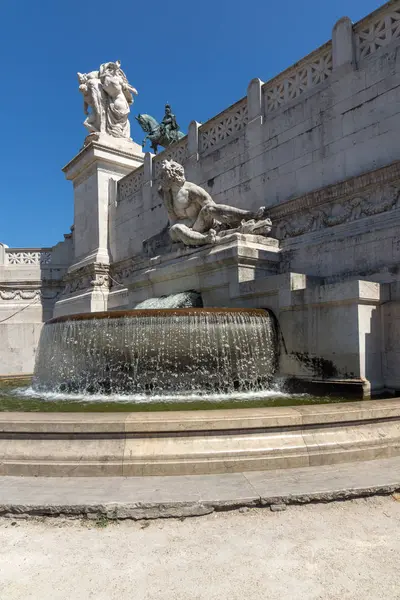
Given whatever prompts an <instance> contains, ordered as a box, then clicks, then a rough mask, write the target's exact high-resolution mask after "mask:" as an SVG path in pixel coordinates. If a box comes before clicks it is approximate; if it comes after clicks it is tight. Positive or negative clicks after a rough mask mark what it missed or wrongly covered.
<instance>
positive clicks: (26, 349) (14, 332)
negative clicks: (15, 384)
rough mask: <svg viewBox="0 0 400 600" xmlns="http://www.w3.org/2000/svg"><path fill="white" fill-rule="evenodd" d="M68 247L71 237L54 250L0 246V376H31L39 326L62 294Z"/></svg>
mask: <svg viewBox="0 0 400 600" xmlns="http://www.w3.org/2000/svg"><path fill="white" fill-rule="evenodd" d="M71 247H72V239H71V235H68V236H66V240H65V241H64V242H61V243H60V244H58V245H57V246H54V248H7V247H6V246H4V245H3V244H0V340H1V344H0V376H8V375H22V374H29V373H33V368H34V362H35V353H36V347H37V344H38V341H39V337H40V332H41V329H42V325H43V323H44V322H45V321H47V320H48V319H51V318H52V316H53V308H54V303H55V301H56V299H57V298H58V297H59V295H60V294H61V292H62V289H63V284H62V281H61V280H62V277H63V276H64V274H65V272H66V269H67V267H68V264H69V263H70V261H71V259H72V253H71Z"/></svg>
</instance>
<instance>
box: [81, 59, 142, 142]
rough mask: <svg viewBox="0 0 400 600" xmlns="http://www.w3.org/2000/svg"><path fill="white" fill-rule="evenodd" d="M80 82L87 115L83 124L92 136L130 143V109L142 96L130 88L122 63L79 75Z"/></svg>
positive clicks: (105, 64) (103, 66) (108, 64)
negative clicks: (99, 134) (103, 135)
mask: <svg viewBox="0 0 400 600" xmlns="http://www.w3.org/2000/svg"><path fill="white" fill-rule="evenodd" d="M78 82H79V91H80V92H81V93H82V94H83V109H84V112H85V114H86V115H87V118H86V119H85V121H84V123H83V124H84V126H85V127H86V129H87V130H88V131H89V133H90V134H98V133H107V134H108V135H111V136H113V137H116V138H127V139H130V135H131V128H130V123H129V118H128V117H129V113H130V105H131V104H133V95H137V93H138V92H137V90H136V89H135V88H134V87H132V86H131V85H130V84H129V82H128V79H127V77H126V75H125V73H124V72H123V70H122V69H121V63H120V61H119V60H117V61H116V62H108V63H103V64H102V65H100V68H99V70H98V71H91V72H90V73H78ZM89 108H90V112H89Z"/></svg>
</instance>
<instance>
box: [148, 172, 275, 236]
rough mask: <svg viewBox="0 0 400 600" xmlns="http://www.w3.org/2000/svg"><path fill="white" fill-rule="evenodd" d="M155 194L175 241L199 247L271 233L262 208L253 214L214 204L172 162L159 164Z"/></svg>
mask: <svg viewBox="0 0 400 600" xmlns="http://www.w3.org/2000/svg"><path fill="white" fill-rule="evenodd" d="M158 193H159V194H160V196H161V197H162V199H163V202H164V206H165V208H166V209H167V213H168V218H169V222H170V229H169V234H170V236H171V239H172V241H174V242H183V243H184V244H185V245H187V246H202V245H204V244H217V243H218V242H220V241H221V240H223V239H224V237H226V236H227V235H230V234H232V233H243V234H252V235H266V234H268V233H269V232H270V231H271V227H272V224H271V220H270V219H269V218H268V217H267V216H266V209H265V208H264V207H261V208H260V209H259V210H258V211H256V212H253V211H249V210H243V209H241V208H235V207H233V206H228V205H226V204H216V203H215V202H214V200H213V199H212V198H211V196H210V194H208V192H206V191H205V190H204V189H203V188H201V187H200V186H198V185H196V184H195V183H191V182H190V181H186V178H185V169H184V168H183V166H182V165H180V164H179V163H177V162H175V161H173V160H171V161H169V160H164V161H163V162H162V164H161V171H160V186H159V188H158Z"/></svg>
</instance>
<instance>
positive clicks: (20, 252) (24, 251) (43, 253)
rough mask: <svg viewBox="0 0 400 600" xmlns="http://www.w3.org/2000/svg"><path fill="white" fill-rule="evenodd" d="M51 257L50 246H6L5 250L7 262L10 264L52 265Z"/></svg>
mask: <svg viewBox="0 0 400 600" xmlns="http://www.w3.org/2000/svg"><path fill="white" fill-rule="evenodd" d="M51 259H52V251H51V249H50V248H13V249H11V248H6V250H5V264H6V265H8V266H26V265H28V266H41V265H50V264H51Z"/></svg>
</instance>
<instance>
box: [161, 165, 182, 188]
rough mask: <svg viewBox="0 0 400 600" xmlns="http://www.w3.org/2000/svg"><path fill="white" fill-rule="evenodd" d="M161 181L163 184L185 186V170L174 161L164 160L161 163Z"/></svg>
mask: <svg viewBox="0 0 400 600" xmlns="http://www.w3.org/2000/svg"><path fill="white" fill-rule="evenodd" d="M160 179H161V183H162V184H172V183H178V184H180V185H183V184H184V183H185V181H186V178H185V169H184V168H183V167H182V165H180V164H179V163H177V162H175V161H174V160H163V161H162V163H161V172H160Z"/></svg>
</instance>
